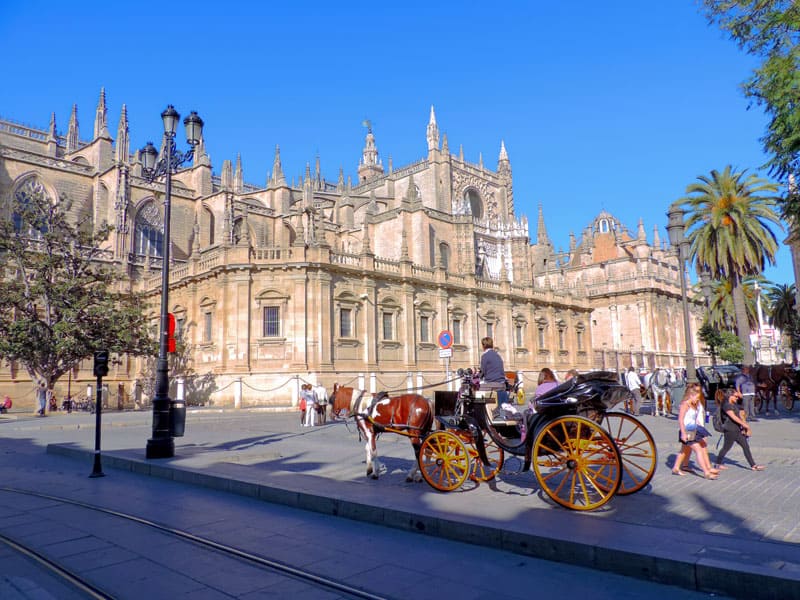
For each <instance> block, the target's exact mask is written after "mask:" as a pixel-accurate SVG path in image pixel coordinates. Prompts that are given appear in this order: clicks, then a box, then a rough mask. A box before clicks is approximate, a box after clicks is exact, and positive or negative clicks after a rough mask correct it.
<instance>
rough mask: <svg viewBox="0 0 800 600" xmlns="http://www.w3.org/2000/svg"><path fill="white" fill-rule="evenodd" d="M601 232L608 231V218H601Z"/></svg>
mask: <svg viewBox="0 0 800 600" xmlns="http://www.w3.org/2000/svg"><path fill="white" fill-rule="evenodd" d="M600 233H608V219H600Z"/></svg>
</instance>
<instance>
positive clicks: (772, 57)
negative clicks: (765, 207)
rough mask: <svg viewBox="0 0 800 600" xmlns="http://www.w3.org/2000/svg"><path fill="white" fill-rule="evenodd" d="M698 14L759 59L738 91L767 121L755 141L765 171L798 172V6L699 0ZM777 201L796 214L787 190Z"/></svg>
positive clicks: (799, 204)
mask: <svg viewBox="0 0 800 600" xmlns="http://www.w3.org/2000/svg"><path fill="white" fill-rule="evenodd" d="M703 5H704V13H705V16H706V18H707V19H708V20H709V22H710V23H712V24H713V23H716V24H718V25H719V26H720V28H721V29H722V30H723V31H725V32H726V33H728V35H730V37H731V39H732V40H733V41H734V42H736V44H737V45H738V46H739V48H741V49H742V50H744V51H745V52H747V53H748V54H751V55H753V56H757V57H760V58H762V59H763V62H762V63H761V65H760V66H759V67H758V68H757V69H755V70H754V71H753V73H752V76H751V77H750V79H748V80H747V81H745V82H744V84H743V86H742V89H743V91H744V95H745V97H746V98H748V99H749V100H750V102H751V105H752V104H755V105H757V106H761V107H763V109H764V111H765V113H766V114H767V116H768V117H769V124H768V125H767V130H766V133H765V135H764V137H763V138H762V139H761V142H762V144H763V147H764V150H765V152H766V153H767V154H768V155H770V156H771V159H770V161H769V163H768V166H769V167H770V172H771V173H773V174H774V175H776V176H777V177H778V178H779V179H781V180H785V179H786V178H787V177H788V176H789V175H791V174H794V173H797V172H798V171H799V170H800V111H798V110H797V103H798V95H797V91H798V88H800V47H799V44H800V4H799V3H798V2H796V0H704V1H703ZM790 197H791V198H790V200H789V202H785V203H784V205H783V213H784V216H785V217H792V218H797V216H798V214H799V213H798V212H797V209H800V201H798V199H797V197H796V194H790Z"/></svg>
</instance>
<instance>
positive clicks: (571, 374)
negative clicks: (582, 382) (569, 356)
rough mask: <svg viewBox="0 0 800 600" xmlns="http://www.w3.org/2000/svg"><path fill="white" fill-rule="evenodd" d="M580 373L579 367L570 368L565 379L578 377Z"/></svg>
mask: <svg viewBox="0 0 800 600" xmlns="http://www.w3.org/2000/svg"><path fill="white" fill-rule="evenodd" d="M579 374H580V373H578V369H570V370H569V371H567V374H566V376H565V379H572V378H573V377H577V376H578V375H579Z"/></svg>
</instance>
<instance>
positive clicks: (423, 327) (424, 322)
mask: <svg viewBox="0 0 800 600" xmlns="http://www.w3.org/2000/svg"><path fill="white" fill-rule="evenodd" d="M419 341H420V342H427V341H430V337H429V336H428V317H420V318H419Z"/></svg>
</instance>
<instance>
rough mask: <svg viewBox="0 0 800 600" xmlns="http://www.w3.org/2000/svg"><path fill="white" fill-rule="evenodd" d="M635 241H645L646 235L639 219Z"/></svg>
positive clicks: (642, 222) (642, 223)
mask: <svg viewBox="0 0 800 600" xmlns="http://www.w3.org/2000/svg"><path fill="white" fill-rule="evenodd" d="M636 239H637V240H639V241H640V242H644V241H647V234H646V233H645V231H644V221H643V220H642V218H641V217H639V227H638V229H637V230H636Z"/></svg>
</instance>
